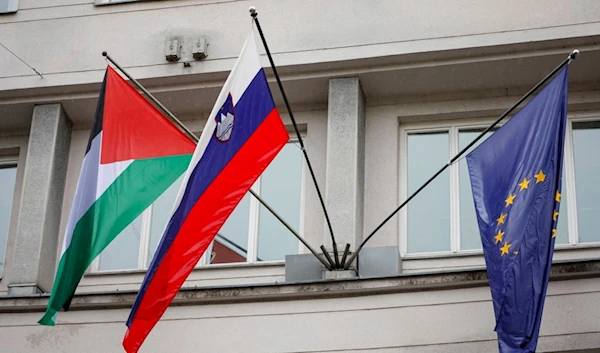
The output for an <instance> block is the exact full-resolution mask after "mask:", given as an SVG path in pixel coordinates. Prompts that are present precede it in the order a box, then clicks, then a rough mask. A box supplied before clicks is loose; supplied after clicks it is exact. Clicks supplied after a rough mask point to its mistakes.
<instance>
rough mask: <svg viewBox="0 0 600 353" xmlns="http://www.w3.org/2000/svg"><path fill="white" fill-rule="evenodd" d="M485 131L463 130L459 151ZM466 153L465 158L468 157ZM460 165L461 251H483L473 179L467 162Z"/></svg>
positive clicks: (459, 136) (463, 160)
mask: <svg viewBox="0 0 600 353" xmlns="http://www.w3.org/2000/svg"><path fill="white" fill-rule="evenodd" d="M482 131H483V129H468V130H461V131H460V132H459V134H458V149H459V151H460V150H462V149H463V148H465V147H467V145H468V144H469V143H471V141H473V140H474V139H475V138H476V137H477V136H479V134H481V132H482ZM492 134H493V131H489V132H488V133H486V134H485V136H484V137H483V138H482V139H481V140H479V141H477V143H476V144H475V145H474V146H473V147H471V149H470V150H469V151H467V153H469V152H470V151H472V150H473V149H475V148H476V147H477V146H479V145H480V144H481V143H482V142H483V141H485V140H486V139H487V138H488V137H489V136H491V135H492ZM467 153H465V154H464V155H463V156H466V155H467ZM458 164H459V173H460V175H459V184H460V185H459V200H460V249H461V250H473V249H481V238H480V236H479V225H478V224H477V216H476V215H475V204H474V202H473V190H472V189H471V177H470V176H469V168H468V166H467V160H466V159H464V158H463V159H461V160H460V162H458Z"/></svg>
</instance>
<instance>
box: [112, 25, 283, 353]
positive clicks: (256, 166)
mask: <svg viewBox="0 0 600 353" xmlns="http://www.w3.org/2000/svg"><path fill="white" fill-rule="evenodd" d="M288 140H289V136H288V133H287V131H286V129H285V126H284V125H283V122H282V121H281V117H280V116H279V113H278V111H277V108H276V107H275V103H274V102H273V97H272V96H271V91H270V90H269V86H268V84H267V79H266V77H265V73H264V71H263V69H262V67H261V65H260V61H259V56H258V52H257V50H256V44H255V40H254V35H253V34H250V36H249V37H248V39H247V40H246V43H245V44H244V47H243V48H242V52H241V54H240V57H239V58H238V60H237V62H236V63H235V66H234V67H233V70H232V71H231V73H230V74H229V77H228V78H227V81H226V82H225V85H224V87H223V89H222V90H221V93H220V94H219V97H218V98H217V102H216V104H215V106H214V108H213V110H212V112H211V113H210V116H209V118H208V121H207V123H206V126H205V127H204V130H203V131H202V136H200V140H199V142H198V145H197V146H196V150H195V151H194V155H193V157H192V161H191V162H190V165H189V167H188V170H187V172H186V174H185V176H184V181H183V183H182V185H181V188H180V190H179V194H178V197H177V200H176V201H175V205H174V207H173V214H172V216H171V219H170V221H169V223H168V225H167V227H166V229H165V231H164V234H163V237H162V239H161V241H160V244H159V246H158V249H157V251H156V253H155V254H154V258H153V259H152V263H151V264H150V268H149V269H148V272H147V273H146V277H145V278H144V282H143V283H142V286H141V289H140V291H139V293H138V295H137V298H136V300H135V303H134V305H133V308H132V310H131V313H130V315H129V319H128V320H127V326H128V330H127V333H126V334H125V338H124V340H123V347H125V350H126V351H127V352H129V353H133V352H137V351H138V349H139V348H140V346H141V344H142V343H143V341H144V340H145V338H146V336H147V335H148V334H149V333H150V330H152V328H153V327H154V325H155V324H156V323H157V321H158V320H159V319H160V317H161V316H162V315H163V313H164V312H165V310H166V309H167V307H168V306H169V304H170V303H171V301H172V300H173V298H174V297H175V295H176V294H177V292H178V291H179V288H181V286H182V285H183V282H184V281H185V280H186V278H187V276H188V275H189V274H190V272H191V271H192V270H193V269H194V267H195V266H196V264H197V263H198V261H199V260H200V258H201V257H202V255H203V254H204V251H206V249H207V247H208V246H209V244H210V243H211V242H212V240H213V239H214V237H215V235H216V234H217V232H218V231H219V229H220V228H221V226H222V225H223V223H225V220H226V219H227V217H229V215H230V214H231V212H232V211H233V209H234V208H235V207H236V206H237V204H238V203H239V202H240V200H241V199H242V197H243V196H244V195H245V194H246V192H247V191H248V190H249V189H250V187H251V186H252V184H253V183H254V182H255V181H256V179H257V178H258V177H259V175H260V174H261V173H262V172H263V171H264V170H265V169H266V168H267V166H268V165H269V163H271V161H272V160H273V158H275V156H276V155H277V153H278V152H279V151H280V150H281V149H282V148H283V146H284V145H285V144H286V142H287V141H288Z"/></svg>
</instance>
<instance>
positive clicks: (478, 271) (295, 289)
mask: <svg viewBox="0 0 600 353" xmlns="http://www.w3.org/2000/svg"><path fill="white" fill-rule="evenodd" d="M596 277H600V260H597V259H593V260H580V261H569V262H557V263H554V265H553V266H552V272H551V276H550V280H551V281H564V280H573V279H583V278H596ZM487 284H488V282H487V273H486V270H485V268H475V269H469V270H453V271H430V272H421V273H414V274H406V275H399V276H393V277H385V278H353V279H344V280H321V281H311V282H297V283H273V284H258V285H244V286H227V287H223V286H221V287H201V288H197V287H193V288H189V287H188V288H182V289H181V291H180V292H179V293H178V294H177V296H176V297H175V299H174V301H173V304H172V305H200V304H225V303H250V302H265V301H286V300H309V299H317V298H319V299H320V298H341V297H353V296H366V295H376V294H390V293H402V292H420V291H432V290H448V289H459V288H472V287H483V286H487ZM135 297H136V291H116V292H98V293H81V294H76V295H75V297H74V298H73V300H72V302H71V308H70V310H93V309H124V308H127V309H128V308H131V306H132V304H133V302H134V300H135ZM48 298H49V295H48V294H40V295H35V296H27V297H14V296H12V297H11V296H0V313H20V312H42V311H44V310H45V309H46V306H47V303H48Z"/></svg>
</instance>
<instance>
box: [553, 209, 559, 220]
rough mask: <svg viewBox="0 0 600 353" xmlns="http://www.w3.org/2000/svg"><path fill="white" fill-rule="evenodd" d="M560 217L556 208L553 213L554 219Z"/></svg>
mask: <svg viewBox="0 0 600 353" xmlns="http://www.w3.org/2000/svg"><path fill="white" fill-rule="evenodd" d="M557 217H558V211H557V210H554V214H552V220H553V221H554V222H556V218H557Z"/></svg>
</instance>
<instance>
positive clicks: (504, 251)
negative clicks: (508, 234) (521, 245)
mask: <svg viewBox="0 0 600 353" xmlns="http://www.w3.org/2000/svg"><path fill="white" fill-rule="evenodd" d="M511 246H512V244H507V243H506V242H504V246H503V247H501V248H500V251H501V253H500V256H504V255H506V254H508V249H510V247H511Z"/></svg>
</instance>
